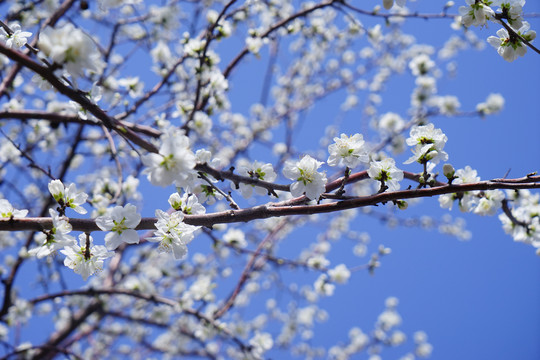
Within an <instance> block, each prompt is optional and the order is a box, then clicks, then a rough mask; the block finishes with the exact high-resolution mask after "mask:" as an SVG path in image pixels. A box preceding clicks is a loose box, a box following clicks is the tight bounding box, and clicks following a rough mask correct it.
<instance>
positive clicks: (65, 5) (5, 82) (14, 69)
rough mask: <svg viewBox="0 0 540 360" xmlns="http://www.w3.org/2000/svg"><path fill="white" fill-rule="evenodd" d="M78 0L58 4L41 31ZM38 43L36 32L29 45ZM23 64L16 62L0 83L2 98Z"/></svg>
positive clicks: (52, 24)
mask: <svg viewBox="0 0 540 360" xmlns="http://www.w3.org/2000/svg"><path fill="white" fill-rule="evenodd" d="M76 1H77V0H66V1H64V2H63V3H62V4H60V6H58V9H56V11H55V12H54V13H53V14H52V15H51V16H50V17H49V18H48V19H47V20H45V21H44V22H43V24H42V25H41V28H40V31H41V30H43V29H45V28H46V27H47V26H54V25H55V24H56V22H57V21H58V20H59V19H60V18H61V17H62V16H63V15H64V14H65V13H66V12H67V11H68V10H69V9H70V8H71V6H73V4H74V3H75V2H76ZM37 43H38V34H34V38H33V39H32V41H31V42H30V43H29V44H28V45H29V46H30V47H32V48H33V47H34V46H36V44H37ZM28 54H29V51H28V50H27V51H26V52H25V55H28ZM22 66H23V65H22V64H21V63H19V62H16V63H15V64H14V65H13V67H12V68H11V70H10V71H9V73H8V74H7V76H6V77H5V78H4V80H3V81H2V83H1V84H0V98H1V97H3V96H5V95H7V94H8V92H9V90H8V89H9V88H10V87H11V84H12V83H13V80H15V77H16V76H17V74H18V73H19V71H21V69H22Z"/></svg>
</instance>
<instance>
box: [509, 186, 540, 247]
mask: <svg viewBox="0 0 540 360" xmlns="http://www.w3.org/2000/svg"><path fill="white" fill-rule="evenodd" d="M507 197H508V199H509V203H510V204H511V209H510V214H511V215H512V217H513V218H511V217H509V216H508V214H506V213H503V214H500V215H499V219H500V220H501V223H502V225H503V229H504V231H505V232H506V233H507V234H510V235H511V236H512V237H513V238H514V240H515V241H518V242H523V243H526V244H531V245H533V246H534V247H535V248H536V249H537V250H536V253H537V254H538V255H540V218H539V217H538V214H540V195H539V194H532V193H531V192H530V191H529V190H517V191H515V190H512V191H511V190H508V191H507Z"/></svg>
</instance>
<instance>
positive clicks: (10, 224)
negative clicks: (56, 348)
mask: <svg viewBox="0 0 540 360" xmlns="http://www.w3.org/2000/svg"><path fill="white" fill-rule="evenodd" d="M358 174H361V175H363V172H361V173H358ZM355 175H356V174H355ZM406 175H407V178H411V179H414V178H417V177H418V175H417V174H413V173H406ZM359 177H360V176H359ZM350 178H354V175H351V176H350ZM341 181H342V180H341V179H337V180H335V181H333V182H332V183H331V184H332V186H335V187H336V188H338V187H339V186H340V184H341ZM435 185H436V186H434V187H431V188H423V189H407V190H399V191H393V192H383V193H380V194H374V195H369V196H360V197H353V198H348V199H347V200H343V201H337V202H331V203H325V204H316V205H297V206H292V205H282V204H279V203H278V204H267V205H259V206H255V207H252V208H248V209H241V210H227V211H221V212H216V213H209V214H204V215H185V218H184V222H185V223H186V224H189V225H195V226H206V227H212V226H213V225H215V224H227V223H238V222H248V221H253V220H257V219H267V218H271V217H281V216H293V215H313V214H323V213H330V212H336V211H342V210H347V209H354V208H360V207H366V206H374V205H378V204H384V203H387V202H393V201H397V200H404V199H417V198H424V197H432V196H437V195H443V194H453V193H463V192H469V191H486V190H496V189H511V190H519V189H540V176H530V177H525V178H520V179H513V180H508V179H505V180H504V181H495V180H487V181H480V182H476V183H469V184H459V185H448V184H444V183H441V182H436V184H435ZM327 188H328V186H327ZM299 199H301V198H299ZM156 222H157V219H156V218H143V219H142V220H141V222H140V224H139V225H138V226H137V228H136V230H149V229H154V224H155V223H156ZM69 223H70V224H71V226H72V227H73V230H74V231H84V232H92V231H101V230H100V229H99V228H98V227H97V225H96V224H95V220H94V219H76V218H70V219H69ZM51 227H52V219H51V218H45V217H38V218H11V219H3V220H0V231H24V230H34V231H41V230H43V229H50V228H51Z"/></svg>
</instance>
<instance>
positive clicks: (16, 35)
mask: <svg viewBox="0 0 540 360" xmlns="http://www.w3.org/2000/svg"><path fill="white" fill-rule="evenodd" d="M11 30H12V31H13V33H12V34H11V35H10V34H8V33H7V32H6V31H5V30H4V28H0V39H2V40H3V41H5V43H6V46H7V47H8V48H12V47H16V48H22V47H23V46H24V45H26V43H27V42H28V38H29V37H30V36H32V33H31V32H28V31H22V30H21V25H19V24H13V25H11Z"/></svg>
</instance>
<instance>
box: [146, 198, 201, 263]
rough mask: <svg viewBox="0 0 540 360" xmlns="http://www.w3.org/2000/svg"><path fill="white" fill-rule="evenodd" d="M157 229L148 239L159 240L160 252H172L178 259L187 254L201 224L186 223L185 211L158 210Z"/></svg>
mask: <svg viewBox="0 0 540 360" xmlns="http://www.w3.org/2000/svg"><path fill="white" fill-rule="evenodd" d="M156 217H157V219H158V221H157V223H156V228H157V231H155V232H154V236H153V237H150V238H148V241H152V242H159V248H158V250H159V251H160V252H168V253H170V252H172V253H173V256H174V258H175V259H176V260H182V259H184V258H185V257H186V255H187V244H189V243H190V242H191V240H193V238H194V237H195V235H194V232H195V231H196V230H198V229H199V228H200V226H192V225H188V224H185V223H184V222H183V220H184V213H183V212H181V211H175V212H173V213H171V214H168V213H166V212H164V211H162V210H159V209H157V210H156Z"/></svg>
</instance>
